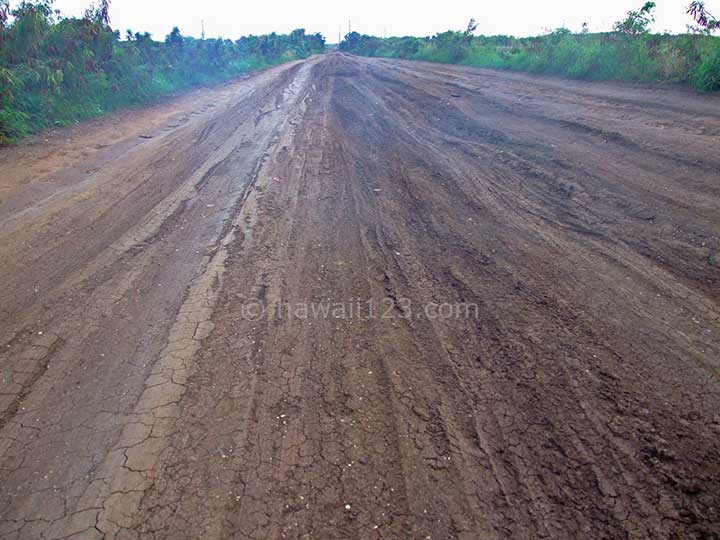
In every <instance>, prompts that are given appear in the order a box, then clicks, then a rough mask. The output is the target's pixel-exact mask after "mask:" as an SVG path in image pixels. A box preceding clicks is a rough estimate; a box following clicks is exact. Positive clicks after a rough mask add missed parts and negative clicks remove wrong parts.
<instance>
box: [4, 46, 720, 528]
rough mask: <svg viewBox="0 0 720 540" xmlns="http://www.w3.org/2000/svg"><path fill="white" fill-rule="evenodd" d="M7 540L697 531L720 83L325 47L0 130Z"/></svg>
mask: <svg viewBox="0 0 720 540" xmlns="http://www.w3.org/2000/svg"><path fill="white" fill-rule="evenodd" d="M0 254H1V256H2V264H1V265H0V277H1V278H2V280H1V283H2V287H1V288H0V375H1V378H0V538H3V539H16V538H17V539H20V538H22V539H37V538H42V539H51V538H52V539H60V538H82V539H85V538H88V539H92V538H107V539H138V538H142V539H145V538H148V539H181V538H204V539H207V540H212V539H226V538H237V539H281V538H298V539H310V538H316V539H320V540H329V539H338V540H346V539H381V538H382V539H401V540H404V539H437V540H440V539H518V540H520V539H522V540H528V539H535V538H551V539H565V538H583V539H591V538H592V539H601V538H603V539H605V538H613V539H616V538H617V539H620V538H623V539H624V538H632V539H646V538H647V539H649V538H653V539H671V538H673V539H675V538H676V539H681V538H682V539H687V538H698V539H712V538H720V378H719V377H720V335H719V333H718V332H719V327H718V323H719V322H720V320H719V317H720V309H719V303H720V98H718V97H717V96H715V97H712V96H711V97H707V96H706V97H701V96H695V95H692V94H690V93H684V92H682V91H680V90H668V89H648V88H636V87H629V86H619V85H609V84H585V83H577V82H570V81H565V80H557V79H545V78H533V77H529V76H524V75H513V74H502V73H496V72H490V71H482V70H471V69H466V68H462V67H450V66H439V65H430V64H423V63H404V62H397V61H385V60H370V59H361V58H355V57H350V56H344V55H340V54H331V55H326V56H322V57H316V58H311V59H309V60H306V61H303V62H298V63H294V64H287V65H283V66H279V67H276V68H273V69H270V70H267V71H264V72H262V73H260V74H257V75H255V76H252V77H248V78H246V79H244V80H240V81H236V82H233V83H231V84H228V85H225V86H222V87H218V88H215V89H210V90H200V91H196V92H193V93H190V94H187V95H185V96H183V97H181V98H178V99H175V100H171V101H168V102H165V103H163V104H160V105H157V106H154V107H151V108H147V109H142V110H136V111H130V112H125V113H122V114H115V115H111V116H108V117H105V118H103V119H99V120H96V121H92V122H88V123H85V124H82V125H78V126H75V127H73V128H70V129H63V130H57V131H55V132H53V133H49V134H47V135H43V136H41V137H38V138H36V139H33V140H31V141H29V142H26V143H23V144H21V145H19V146H18V147H15V148H10V149H3V150H1V151H0Z"/></svg>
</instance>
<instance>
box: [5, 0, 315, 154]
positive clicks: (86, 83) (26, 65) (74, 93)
mask: <svg viewBox="0 0 720 540" xmlns="http://www.w3.org/2000/svg"><path fill="white" fill-rule="evenodd" d="M124 38H125V39H124V40H121V36H120V34H119V32H117V31H113V30H112V29H111V28H110V24H109V17H108V2H107V1H103V2H101V3H100V5H99V7H95V8H91V9H88V11H87V12H86V13H85V16H84V17H82V18H63V17H59V16H58V14H57V13H56V12H55V11H53V9H52V5H51V0H43V1H35V2H23V3H21V4H20V6H19V7H18V8H17V9H15V10H13V11H12V12H11V11H10V10H9V9H8V3H7V0H0V144H2V143H6V142H8V141H11V140H14V139H17V138H19V137H22V136H23V135H26V134H28V133H31V132H34V131H37V130H39V129H43V128H45V127H48V126H54V125H64V124H68V123H71V122H75V121H77V120H81V119H85V118H89V117H93V116H97V115H100V114H102V113H104V112H105V111H108V110H112V109H117V108H119V107H123V106H127V105H131V104H136V103H143V102H147V101H150V100H152V99H155V98H157V97H158V96H160V95H163V94H167V93H168V92H172V91H175V90H179V89H182V88H187V87H190V86H195V85H201V84H207V83H212V82H218V81H222V80H226V79H229V78H231V77H233V76H235V75H237V74H240V73H242V72H245V71H249V70H253V69H257V68H261V67H264V66H268V65H272V64H276V63H280V62H285V61H288V60H293V59H297V58H303V57H305V56H308V55H310V54H314V53H318V52H322V51H323V50H324V46H325V39H324V38H323V36H322V35H320V34H314V35H307V34H305V31H304V30H294V31H293V32H292V33H290V34H288V35H276V34H269V35H262V36H248V37H242V38H240V39H238V40H237V41H231V40H229V39H204V40H199V39H194V38H191V37H186V36H183V35H181V33H180V31H179V30H178V29H177V28H175V29H173V31H172V32H171V33H170V34H169V35H168V36H167V37H166V38H165V40H164V41H163V42H158V41H154V40H153V39H152V38H151V36H150V34H148V33H133V32H131V31H129V30H128V31H127V33H126V34H125V36H124Z"/></svg>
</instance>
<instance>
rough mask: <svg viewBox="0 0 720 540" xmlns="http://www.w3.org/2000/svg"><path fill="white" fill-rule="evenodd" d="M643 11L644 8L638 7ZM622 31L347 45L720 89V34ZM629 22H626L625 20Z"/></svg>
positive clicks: (369, 39) (376, 52) (349, 38)
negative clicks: (661, 33)
mask: <svg viewBox="0 0 720 540" xmlns="http://www.w3.org/2000/svg"><path fill="white" fill-rule="evenodd" d="M636 13H640V12H636ZM628 20H629V21H630V22H628V21H627V20H626V21H621V22H619V23H617V24H616V26H615V29H616V31H614V32H608V33H601V34H590V33H588V32H587V31H586V29H585V31H583V32H582V33H572V32H571V31H570V30H567V29H564V28H563V29H559V30H556V31H554V32H552V33H549V34H547V35H544V36H538V37H530V38H514V37H510V36H475V35H472V30H474V21H471V24H470V25H469V27H468V28H469V31H465V32H453V31H448V32H443V33H441V34H436V35H435V36H433V37H426V38H417V37H400V38H395V37H393V38H386V39H383V38H377V37H374V36H367V35H361V34H358V33H357V32H352V33H350V34H348V35H346V36H345V39H344V40H343V41H342V43H341V44H340V50H341V51H346V52H350V53H353V54H357V55H363V56H380V57H386V58H406V59H410V60H427V61H431V62H443V63H452V64H464V65H468V66H477V67H486V68H494V69H507V70H517V71H529V72H533V73H547V74H555V75H562V76H565V77H571V78H577V79H588V80H623V81H645V82H674V83H682V84H686V85H690V86H692V87H693V88H695V89H696V90H699V91H703V92H708V91H712V90H719V89H720V38H718V37H713V36H711V35H709V32H707V31H705V32H700V33H696V34H686V35H677V36H676V35H659V34H649V33H647V32H645V31H644V30H645V28H644V27H642V26H641V27H640V29H638V28H637V27H634V26H632V24H633V23H635V24H637V23H636V22H635V21H634V20H632V19H631V18H630V17H629V19H628ZM623 25H625V26H623Z"/></svg>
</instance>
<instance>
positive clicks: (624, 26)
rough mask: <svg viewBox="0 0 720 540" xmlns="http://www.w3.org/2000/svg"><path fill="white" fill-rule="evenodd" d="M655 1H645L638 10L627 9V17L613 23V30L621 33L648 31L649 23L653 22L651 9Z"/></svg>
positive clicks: (635, 33)
mask: <svg viewBox="0 0 720 540" xmlns="http://www.w3.org/2000/svg"><path fill="white" fill-rule="evenodd" d="M654 9H655V2H645V5H643V7H641V8H640V9H639V10H638V11H628V13H627V17H626V18H625V19H624V20H622V21H618V22H616V23H615V26H613V30H614V31H615V32H619V33H621V34H629V35H633V36H635V35H638V34H647V33H648V32H649V31H650V25H651V24H652V23H653V22H655V16H654V15H653V13H652V12H653V10H654Z"/></svg>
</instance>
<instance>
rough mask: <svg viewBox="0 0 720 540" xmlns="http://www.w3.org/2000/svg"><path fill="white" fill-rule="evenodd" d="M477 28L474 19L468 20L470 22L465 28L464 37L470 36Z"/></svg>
mask: <svg viewBox="0 0 720 540" xmlns="http://www.w3.org/2000/svg"><path fill="white" fill-rule="evenodd" d="M477 27H478V25H477V23H476V22H475V19H474V18H473V19H470V22H469V23H468V25H467V28H466V29H465V35H466V36H470V35H472V33H473V32H475V30H477Z"/></svg>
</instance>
